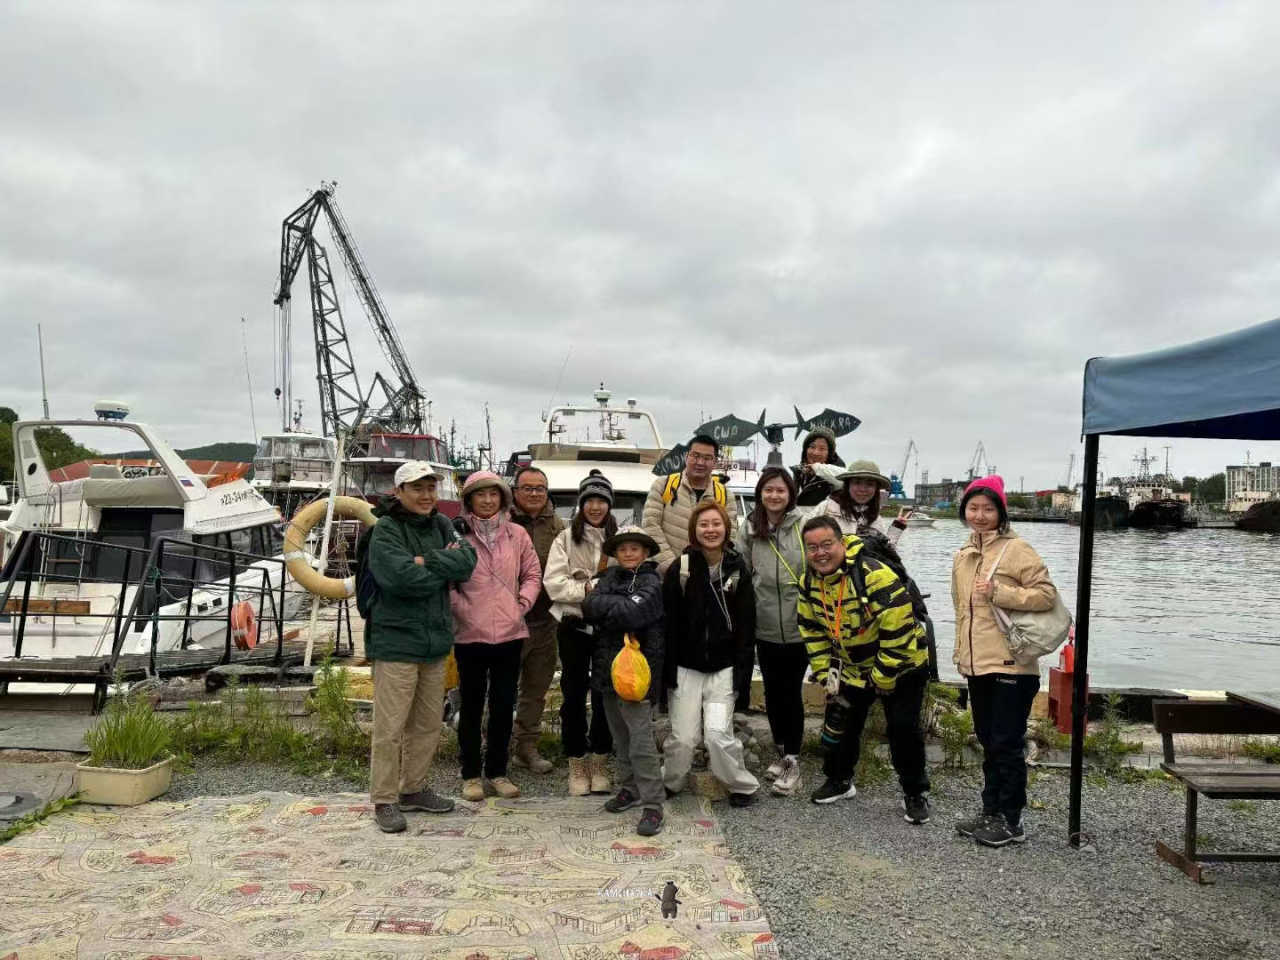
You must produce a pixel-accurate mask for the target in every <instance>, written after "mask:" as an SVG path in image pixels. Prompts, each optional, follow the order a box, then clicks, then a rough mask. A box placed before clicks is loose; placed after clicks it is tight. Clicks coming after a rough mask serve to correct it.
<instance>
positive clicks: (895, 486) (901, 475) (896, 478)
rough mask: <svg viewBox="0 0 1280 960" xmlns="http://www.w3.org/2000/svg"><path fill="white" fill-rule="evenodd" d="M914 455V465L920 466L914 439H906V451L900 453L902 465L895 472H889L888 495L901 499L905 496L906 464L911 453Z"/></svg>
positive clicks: (909, 460) (918, 451) (918, 453)
mask: <svg viewBox="0 0 1280 960" xmlns="http://www.w3.org/2000/svg"><path fill="white" fill-rule="evenodd" d="M913 453H914V454H915V455H916V467H917V468H919V466H920V448H919V447H917V446H916V442H915V440H911V439H909V440H907V452H906V453H904V454H903V455H902V467H901V468H900V469H899V470H898V472H897V473H891V474H889V496H890V497H892V498H894V499H897V500H901V499H903V498H905V497H906V495H907V489H906V483H907V465H908V464H910V463H911V454H913Z"/></svg>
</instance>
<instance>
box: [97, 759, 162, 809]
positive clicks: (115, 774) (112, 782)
mask: <svg viewBox="0 0 1280 960" xmlns="http://www.w3.org/2000/svg"><path fill="white" fill-rule="evenodd" d="M172 780H173V757H166V758H165V759H163V760H161V761H160V762H159V763H153V764H152V765H151V766H149V767H147V768H145V769H143V770H120V769H118V768H116V767H91V766H89V765H88V764H87V763H81V764H77V765H76V782H77V785H78V788H79V791H80V800H81V801H82V802H83V803H106V804H112V805H114V806H122V807H132V806H136V805H137V804H139V803H146V802H147V801H148V800H153V799H155V798H156V797H158V796H160V794H162V793H164V792H165V791H166V790H168V789H169V784H170V783H171V782H172Z"/></svg>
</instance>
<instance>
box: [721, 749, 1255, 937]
mask: <svg viewBox="0 0 1280 960" xmlns="http://www.w3.org/2000/svg"><path fill="white" fill-rule="evenodd" d="M819 777H820V773H819V771H818V768H817V765H816V763H813V762H811V761H807V762H806V770H805V786H806V787H808V788H810V789H811V788H812V787H813V786H814V785H815V784H816V783H818V782H820V780H819ZM1067 786H1068V781H1067V776H1066V775H1065V774H1064V773H1057V772H1052V773H1051V772H1040V773H1038V774H1037V775H1035V777H1034V783H1033V784H1032V786H1031V789H1030V799H1031V803H1032V804H1033V806H1034V807H1040V808H1041V809H1031V810H1028V811H1027V814H1026V817H1025V823H1026V827H1027V832H1028V842H1027V843H1026V844H1024V845H1023V846H1022V847H1006V848H1004V849H1001V850H992V849H987V848H984V847H979V846H977V845H976V844H974V843H973V841H971V840H965V839H964V838H962V837H960V836H958V835H957V834H956V833H955V830H954V827H953V824H954V822H955V820H957V819H959V818H960V817H961V816H962V815H965V814H968V813H971V812H972V811H973V808H974V806H975V805H976V802H977V799H978V792H979V789H980V779H978V778H977V777H975V776H974V774H973V773H967V774H965V773H951V774H945V775H942V776H937V775H936V774H935V777H934V790H933V800H934V804H933V820H932V822H931V823H929V824H928V825H926V826H924V827H913V826H911V825H909V824H907V823H906V822H904V821H903V819H902V811H901V807H900V795H899V793H898V790H897V784H896V783H893V784H884V785H880V786H872V787H868V788H867V789H866V790H863V791H862V792H860V793H859V795H858V796H857V797H856V798H855V799H853V800H851V801H846V802H843V803H838V804H835V805H832V806H827V807H818V806H815V805H814V804H811V803H809V802H808V799H807V796H806V797H804V798H803V799H801V798H796V799H791V800H783V799H779V798H776V797H768V798H767V799H766V800H764V801H762V802H760V803H757V804H756V805H754V806H753V807H750V808H747V809H745V810H730V809H727V808H726V809H724V810H723V811H718V813H719V817H720V822H721V824H722V826H723V828H724V831H725V834H726V835H727V837H728V840H729V844H730V847H731V848H732V849H733V850H734V852H735V854H736V855H737V856H738V858H739V859H740V860H741V861H742V862H743V863H744V864H745V866H746V869H747V874H748V876H749V877H750V879H751V883H752V887H753V889H754V890H755V892H756V895H757V896H758V897H759V898H760V901H761V902H762V903H763V904H764V906H765V908H766V910H767V911H768V915H769V921H770V924H771V926H772V928H773V931H774V933H775V934H776V935H777V937H778V941H779V944H780V945H781V948H782V955H783V956H784V957H786V958H788V960H798V958H819V957H821V958H830V957H853V956H874V957H878V958H896V957H903V958H912V960H921V958H929V957H938V958H947V960H957V958H967V957H974V958H989V957H1035V958H1039V960H1049V958H1057V957H1064V958H1065V957H1072V958H1074V957H1081V956H1085V957H1090V958H1107V960H1111V958H1138V957H1142V958H1147V957H1152V956H1169V957H1175V956H1176V957H1179V958H1201V957H1204V958H1209V957H1213V958H1218V957H1280V864H1274V863H1271V864H1232V865H1227V864H1223V865H1220V866H1218V867H1217V868H1216V869H1215V870H1214V874H1215V875H1216V878H1217V883H1216V885H1214V886H1205V887H1201V886H1197V885H1196V884H1195V883H1193V882H1192V881H1191V880H1189V879H1188V878H1187V877H1186V876H1185V875H1183V874H1182V873H1181V872H1180V871H1178V870H1175V869H1174V868H1173V867H1171V866H1169V865H1168V864H1166V863H1165V862H1164V861H1163V860H1160V859H1159V858H1158V857H1157V856H1156V854H1155V842H1156V840H1157V839H1163V840H1165V841H1166V842H1171V843H1172V842H1176V841H1178V840H1179V839H1180V837H1181V830H1182V818H1183V795H1182V791H1181V789H1180V788H1179V789H1176V790H1175V789H1173V788H1172V786H1171V785H1170V784H1169V783H1167V782H1162V781H1146V782H1138V783H1132V784H1126V783H1120V782H1112V783H1107V784H1106V785H1103V786H1099V785H1094V784H1089V783H1086V785H1085V790H1084V797H1083V815H1084V827H1085V830H1086V831H1088V832H1090V833H1091V834H1092V835H1093V838H1094V841H1095V843H1094V846H1095V848H1096V852H1087V851H1077V850H1074V849H1072V848H1071V847H1070V846H1068V845H1067V843H1066V822H1067ZM1200 822H1201V835H1202V837H1204V836H1206V835H1207V836H1208V837H1209V838H1210V841H1209V846H1210V848H1216V849H1244V850H1259V849H1267V848H1268V847H1270V848H1273V849H1274V847H1275V846H1276V842H1275V839H1276V837H1277V836H1280V805H1277V804H1267V803H1258V804H1255V805H1250V806H1248V807H1245V808H1237V809H1229V808H1228V807H1227V803H1226V802H1224V801H1204V802H1202V803H1201V805H1200ZM783 824H785V828H781V829H780V827H782V825H783Z"/></svg>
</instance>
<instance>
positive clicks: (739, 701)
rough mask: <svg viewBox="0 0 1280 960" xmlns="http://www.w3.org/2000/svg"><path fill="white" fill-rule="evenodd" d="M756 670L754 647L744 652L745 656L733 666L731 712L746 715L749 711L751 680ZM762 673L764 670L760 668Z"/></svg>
mask: <svg viewBox="0 0 1280 960" xmlns="http://www.w3.org/2000/svg"><path fill="white" fill-rule="evenodd" d="M755 669H756V651H755V649H754V647H753V648H752V649H750V650H747V651H745V655H744V656H743V657H742V658H741V659H739V661H738V662H737V663H736V664H734V666H733V693H734V697H733V711H734V713H746V712H747V711H748V710H750V709H751V680H752V674H754V673H755ZM760 669H761V672H762V673H763V671H764V668H763V667H761V668H760Z"/></svg>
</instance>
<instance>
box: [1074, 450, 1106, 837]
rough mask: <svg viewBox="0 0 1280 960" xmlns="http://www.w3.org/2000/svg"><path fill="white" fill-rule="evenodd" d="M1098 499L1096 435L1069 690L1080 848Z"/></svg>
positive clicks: (1087, 482)
mask: <svg viewBox="0 0 1280 960" xmlns="http://www.w3.org/2000/svg"><path fill="white" fill-rule="evenodd" d="M1097 496H1098V435H1097V434H1096V433H1095V434H1089V435H1087V436H1086V437H1085V439H1084V491H1083V493H1082V498H1081V503H1080V567H1079V570H1078V571H1077V573H1076V660H1075V673H1074V674H1073V675H1072V678H1071V680H1072V690H1071V812H1070V815H1069V818H1068V821H1067V831H1068V839H1069V840H1070V843H1071V845H1072V846H1073V847H1078V846H1080V788H1081V786H1082V784H1083V781H1084V721H1085V716H1086V715H1087V714H1088V711H1089V702H1088V700H1089V603H1090V599H1091V595H1092V593H1093V523H1094V515H1095V514H1096V512H1097V509H1096V508H1097Z"/></svg>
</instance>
